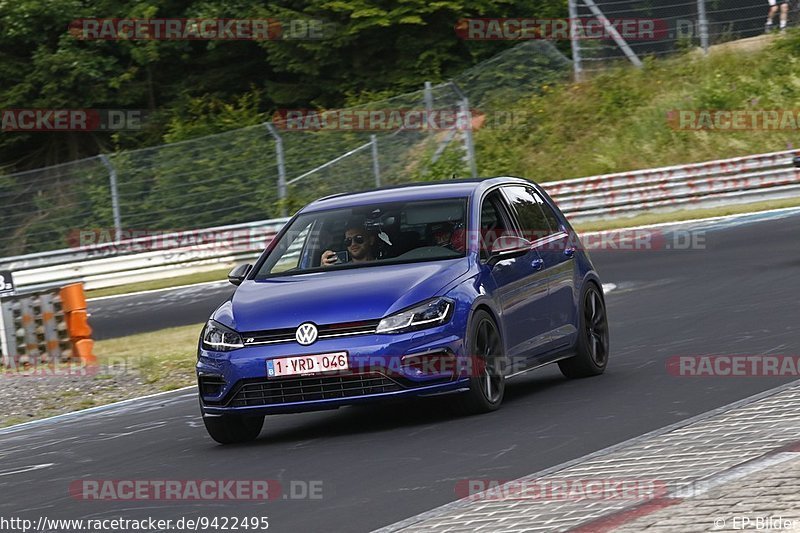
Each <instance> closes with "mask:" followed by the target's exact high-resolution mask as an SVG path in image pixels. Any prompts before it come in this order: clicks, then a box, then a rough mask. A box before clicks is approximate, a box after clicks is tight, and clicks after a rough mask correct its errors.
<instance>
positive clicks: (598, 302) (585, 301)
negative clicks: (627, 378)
mask: <svg viewBox="0 0 800 533" xmlns="http://www.w3.org/2000/svg"><path fill="white" fill-rule="evenodd" d="M575 351H576V354H575V355H574V356H573V357H570V358H569V359H564V360H562V361H559V362H558V368H560V369H561V373H562V374H564V376H565V377H568V378H570V379H573V378H587V377H590V376H597V375H600V374H602V373H603V372H605V369H606V365H607V364H608V355H609V353H610V350H609V341H608V317H607V314H606V305H605V302H604V300H603V294H602V293H601V292H600V289H599V288H598V287H597V285H595V284H594V283H592V282H589V283H587V284H586V288H585V289H584V290H583V294H582V295H581V307H580V315H579V319H578V340H577V341H576V349H575Z"/></svg>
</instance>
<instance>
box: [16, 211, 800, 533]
mask: <svg viewBox="0 0 800 533" xmlns="http://www.w3.org/2000/svg"><path fill="white" fill-rule="evenodd" d="M798 236H800V216H798V215H795V216H791V217H783V218H780V219H777V220H765V221H761V222H752V221H750V222H749V223H747V224H743V223H741V221H737V222H732V223H725V224H722V225H719V224H716V225H715V226H714V227H713V228H710V229H709V230H708V232H707V233H705V234H703V238H704V242H705V249H695V250H661V251H653V250H647V251H646V250H641V251H629V252H622V251H607V252H603V253H600V252H596V253H594V254H593V259H594V260H595V262H596V264H597V266H598V269H599V270H600V273H601V275H602V276H603V278H604V281H606V282H611V283H615V284H616V285H617V289H616V290H614V291H613V292H611V293H610V294H609V295H608V297H607V303H608V307H609V317H610V320H611V326H610V327H611V342H612V356H611V357H612V358H611V361H610V363H609V367H608V370H607V372H606V374H605V375H603V376H600V377H596V378H591V379H586V380H579V381H567V380H566V379H564V378H562V377H561V376H560V374H559V372H558V370H557V368H553V367H548V368H546V369H542V370H539V371H536V372H533V373H530V374H527V375H526V376H523V377H521V378H518V379H516V380H514V381H512V382H510V383H509V386H508V388H507V392H506V403H505V404H504V406H503V408H502V409H501V410H500V411H498V412H496V413H492V414H490V415H483V416H474V417H461V418H457V417H452V416H451V414H450V413H449V412H448V410H447V409H445V408H444V407H442V404H441V403H439V402H436V401H432V400H428V401H425V402H414V403H407V404H395V405H384V406H366V407H365V406H361V407H349V408H343V409H339V410H338V411H328V412H321V413H306V414H299V415H280V416H274V417H269V418H267V421H266V423H265V429H264V431H263V433H262V435H261V437H260V438H259V440H257V441H256V442H254V443H251V444H247V445H240V446H230V447H222V446H217V445H215V444H214V443H213V441H211V440H210V439H209V438H208V437H207V436H206V434H205V431H204V429H203V428H202V422H201V420H200V418H199V416H198V408H197V399H196V396H195V395H194V394H193V393H191V392H187V391H184V392H177V393H173V394H169V395H166V396H161V397H158V398H154V399H149V400H143V401H140V402H137V403H134V404H127V405H125V406H123V407H119V408H116V409H111V410H104V411H99V412H95V413H92V414H84V415H82V416H75V417H66V418H62V419H59V420H56V421H52V422H49V423H44V424H38V425H33V426H28V427H24V428H21V429H18V430H16V431H12V432H8V431H6V432H0V457H1V458H2V463H1V464H2V467H0V484H2V486H3V495H4V497H3V498H2V499H0V516H3V517H9V516H18V517H26V518H33V519H38V517H40V516H47V517H50V518H53V517H62V518H81V517H84V518H85V517H94V518H113V517H120V516H122V517H127V518H145V517H160V518H171V519H177V518H180V517H181V516H187V517H197V516H233V515H235V516H240V517H241V516H268V517H269V522H270V531H287V532H289V531H290V532H298V531H369V530H371V529H374V528H377V527H380V526H384V525H387V524H390V523H393V522H395V521H398V520H401V519H403V518H406V517H408V516H411V515H414V514H417V513H420V512H423V511H426V510H428V509H431V508H433V507H436V506H438V505H441V504H444V503H446V502H449V501H452V500H454V499H456V494H455V486H456V484H457V482H458V481H459V480H464V479H486V478H490V479H513V478H516V477H519V476H522V475H526V474H530V473H533V472H536V471H538V470H541V469H544V468H547V467H549V466H552V465H555V464H558V463H561V462H564V461H567V460H570V459H574V458H577V457H580V456H582V455H584V454H587V453H590V452H592V451H596V450H598V449H600V448H603V447H606V446H609V445H612V444H615V443H618V442H621V441H624V440H626V439H628V438H631V437H634V436H638V435H641V434H643V433H646V432H648V431H651V430H655V429H658V428H660V427H663V426H665V425H668V424H671V423H674V422H677V421H679V420H682V419H685V418H688V417H691V416H693V415H697V414H700V413H703V412H705V411H708V410H710V409H714V408H716V407H720V406H723V405H725V404H728V403H730V402H733V401H735V400H738V399H741V398H745V397H747V396H750V395H753V394H755V393H758V392H761V391H764V390H767V389H770V388H772V387H775V386H777V385H779V384H782V383H785V382H787V381H789V380H790V379H789V378H758V377H750V378H730V377H728V378H726V377H716V378H709V377H703V378H690V377H678V376H673V375H670V374H669V373H668V372H667V371H666V368H665V367H666V360H667V359H668V358H669V357H671V356H675V355H701V354H703V355H705V354H795V355H796V354H800V320H798V309H797V302H798V298H797V294H798V293H800V276H798V273H800V244H799V243H800V241H799V240H798ZM668 241H669V240H668ZM218 296H221V297H222V298H224V294H214V295H213V296H208V299H204V297H203V296H202V295H197V296H196V298H195V299H194V300H193V302H194V304H184V303H182V302H180V301H179V299H175V300H173V302H174V304H175V306H174V307H173V306H171V305H170V303H169V301H164V302H161V303H159V304H158V305H159V309H164V310H165V311H164V312H165V313H168V316H170V317H178V318H180V319H181V320H182V319H184V318H188V317H186V315H187V314H189V313H194V312H195V311H196V309H195V308H194V307H195V306H196V307H201V306H204V305H211V306H213V303H212V302H211V300H212V299H214V298H217V297H218ZM131 298H135V297H131ZM113 301H114V300H108V301H107V302H109V303H110V302H113ZM118 301H121V300H119V299H118ZM97 303H100V302H97ZM92 307H93V312H94V313H95V314H97V313H98V311H97V307H96V306H92ZM139 307H144V304H140V305H139ZM134 309H136V307H134ZM175 309H179V311H176V310H175ZM207 310H208V309H204V311H207ZM138 312H139V313H144V311H141V310H140V311H138ZM197 312H198V313H199V311H197ZM136 316H140V315H133V317H136ZM164 316H167V315H164ZM203 318H204V315H202V314H200V316H199V317H198V320H193V321H189V322H188V323H193V322H199V321H202V320H203ZM134 320H135V318H132V316H131V315H130V314H127V313H126V314H125V319H124V321H125V322H127V323H128V324H130V323H132V322H133V321H134ZM152 320H155V321H156V323H158V318H152ZM164 320H165V319H164ZM161 324H162V326H163V325H165V324H164V321H163V320H162V321H161ZM95 325H96V327H97V329H98V330H99V329H100V326H99V325H97V321H95ZM109 327H110V326H109ZM121 329H123V328H122V327H121V326H120V330H121ZM37 465H39V466H37ZM78 479H116V480H120V479H159V480H164V479H176V480H186V479H277V480H280V481H281V482H282V483H283V485H284V486H288V485H289V483H290V482H291V481H292V480H294V481H301V482H308V481H316V482H321V483H322V498H321V499H314V500H283V499H279V500H275V501H269V502H261V503H258V502H242V501H238V502H237V501H217V502H208V501H203V502H163V501H161V502H159V501H155V502H154V501H121V502H120V501H118V502H97V501H77V500H75V499H74V498H71V497H70V496H69V494H68V487H69V485H70V483H71V482H73V481H75V480H78Z"/></svg>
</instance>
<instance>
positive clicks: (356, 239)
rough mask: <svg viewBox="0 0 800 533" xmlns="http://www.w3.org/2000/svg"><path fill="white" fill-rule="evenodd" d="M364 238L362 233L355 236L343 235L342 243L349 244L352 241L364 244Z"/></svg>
mask: <svg viewBox="0 0 800 533" xmlns="http://www.w3.org/2000/svg"><path fill="white" fill-rule="evenodd" d="M366 240H367V239H366V238H365V237H364V236H363V235H356V236H355V237H345V239H344V245H345V246H350V245H351V244H353V243H356V244H364V243H365V242H366Z"/></svg>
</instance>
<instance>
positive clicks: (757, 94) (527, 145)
mask: <svg viewBox="0 0 800 533" xmlns="http://www.w3.org/2000/svg"><path fill="white" fill-rule="evenodd" d="M798 66H800V33H798V32H797V31H790V32H789V33H788V34H787V35H786V36H778V37H775V38H773V39H772V42H770V43H768V44H767V45H766V46H757V45H756V46H750V47H743V46H737V47H731V46H727V47H726V46H721V47H719V48H718V49H716V50H712V53H711V54H709V56H708V57H705V56H703V55H702V54H699V53H697V52H696V51H694V52H688V53H685V54H683V55H681V56H677V57H671V58H669V59H660V60H654V59H652V58H648V59H646V60H645V66H644V67H643V68H641V69H637V68H635V67H633V66H628V65H624V66H619V67H617V68H614V69H612V70H608V71H605V72H603V73H601V74H595V75H594V76H592V77H591V78H590V79H588V80H586V81H584V82H582V83H579V84H561V85H552V86H547V85H545V86H542V87H541V89H542V90H541V94H536V95H534V96H530V97H527V98H525V99H523V100H521V101H518V102H517V103H514V104H512V105H511V106H510V112H511V113H513V115H514V116H515V117H516V121H517V123H516V125H515V127H513V128H497V127H494V128H493V127H491V126H488V127H485V128H482V129H480V130H479V131H477V132H476V134H475V140H476V145H477V151H478V162H479V167H480V171H481V173H482V174H485V175H489V174H501V173H502V174H509V173H510V174H517V175H522V176H527V177H530V178H533V179H536V180H538V181H549V180H556V179H566V178H571V177H579V176H588V175H594V174H602V173H608V172H620V171H625V170H631V169H639V168H646V167H655V166H662V165H674V164H680V163H689V162H695V161H703V160H709V159H719V158H726V157H735V156H741V155H747V154H752V153H759V152H770V151H778V150H785V149H787V148H794V147H798V146H800V134H799V132H798V126H797V124H795V123H793V122H791V121H790V122H788V123H783V124H782V126H783V128H780V127H779V128H777V129H776V128H774V127H773V128H770V129H766V130H765V129H761V130H736V131H732V130H730V129H727V130H695V131H687V130H682V129H679V128H677V127H676V123H677V120H676V118H675V117H678V116H680V115H676V112H677V113H680V111H684V112H696V111H699V110H737V111H758V110H762V111H766V110H786V112H784V113H783V115H786V116H785V117H784V118H787V119H790V118H792V117H795V118H796V110H798V109H800V105H799V104H800V69H798ZM790 111H794V112H795V113H790ZM740 114H741V113H740ZM783 115H781V116H783ZM692 116H699V115H692ZM756 116H761V115H756ZM489 117H490V118H491V113H490V114H489ZM668 117H673V118H672V124H671V123H670V121H669V120H668ZM701 122H702V120H701ZM487 124H489V125H491V124H492V121H491V120H487Z"/></svg>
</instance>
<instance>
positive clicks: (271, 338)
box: [240, 320, 380, 346]
mask: <svg viewBox="0 0 800 533" xmlns="http://www.w3.org/2000/svg"><path fill="white" fill-rule="evenodd" d="M379 322H380V320H362V321H359V322H341V323H339V324H325V325H322V326H317V332H318V335H317V338H318V339H325V338H332V337H344V336H348V335H365V334H368V333H375V330H376V329H377V327H378V323H379ZM296 331H297V328H283V329H267V330H262V331H245V332H242V333H240V334H241V336H242V339H244V344H245V346H252V345H257V344H273V343H278V342H292V341H294V340H295V338H294V334H295V332H296Z"/></svg>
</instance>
